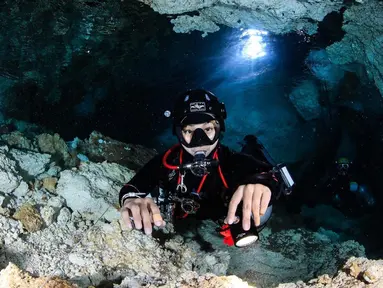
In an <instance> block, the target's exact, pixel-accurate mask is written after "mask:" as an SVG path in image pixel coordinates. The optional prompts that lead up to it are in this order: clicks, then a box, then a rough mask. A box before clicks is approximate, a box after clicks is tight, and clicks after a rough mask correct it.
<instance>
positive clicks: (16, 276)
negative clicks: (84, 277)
mask: <svg viewBox="0 0 383 288" xmlns="http://www.w3.org/2000/svg"><path fill="white" fill-rule="evenodd" d="M0 287H2V288H41V287H44V288H76V287H77V288H78V286H77V285H74V284H71V283H69V282H68V281H66V280H62V279H60V278H58V277H52V278H50V277H32V276H31V275H30V274H29V273H26V272H23V271H22V270H20V269H19V268H18V267H17V266H16V265H15V264H13V263H9V264H8V266H7V268H5V269H3V270H1V271H0Z"/></svg>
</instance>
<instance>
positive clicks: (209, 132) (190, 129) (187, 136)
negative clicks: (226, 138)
mask: <svg viewBox="0 0 383 288" xmlns="http://www.w3.org/2000/svg"><path fill="white" fill-rule="evenodd" d="M217 125H219V124H218V123H217V122H216V121H211V122H206V123H202V124H190V125H186V126H185V127H183V128H182V137H183V138H184V140H185V142H186V143H188V144H189V143H190V142H191V140H192V138H193V133H194V131H195V130H196V129H198V128H201V129H202V130H203V131H204V132H205V133H206V136H207V137H209V139H210V140H213V139H214V137H215V133H216V128H217ZM217 144H218V140H217V141H215V142H214V144H213V145H204V146H198V147H191V148H188V147H186V146H184V145H182V146H183V147H184V149H185V150H186V151H187V152H188V153H189V154H191V155H193V156H194V155H195V153H196V152H198V151H204V152H205V154H206V156H207V155H209V154H210V153H211V151H213V150H214V148H215V147H216V146H217Z"/></svg>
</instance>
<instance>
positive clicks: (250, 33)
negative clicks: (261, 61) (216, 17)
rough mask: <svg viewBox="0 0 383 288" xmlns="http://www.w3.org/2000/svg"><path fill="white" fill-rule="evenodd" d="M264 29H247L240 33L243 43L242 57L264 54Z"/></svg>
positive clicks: (265, 33) (249, 57)
mask: <svg viewBox="0 0 383 288" xmlns="http://www.w3.org/2000/svg"><path fill="white" fill-rule="evenodd" d="M267 34H268V33H267V32H266V31H262V30H256V29H247V30H245V31H244V32H243V33H242V34H241V37H240V39H241V42H242V44H243V48H242V57H244V58H247V59H257V58H261V57H264V56H266V51H265V49H266V43H264V42H263V36H265V35H267Z"/></svg>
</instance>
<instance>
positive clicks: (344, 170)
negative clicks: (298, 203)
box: [337, 164, 350, 176]
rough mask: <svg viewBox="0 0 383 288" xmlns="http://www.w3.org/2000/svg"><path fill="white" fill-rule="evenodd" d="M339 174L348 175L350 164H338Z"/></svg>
mask: <svg viewBox="0 0 383 288" xmlns="http://www.w3.org/2000/svg"><path fill="white" fill-rule="evenodd" d="M337 168H338V174H339V175H341V176H346V175H347V174H348V169H349V168H350V165H349V164H338V165H337Z"/></svg>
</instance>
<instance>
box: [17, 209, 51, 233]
mask: <svg viewBox="0 0 383 288" xmlns="http://www.w3.org/2000/svg"><path fill="white" fill-rule="evenodd" d="M13 218H15V219H16V220H20V222H21V223H22V224H23V227H24V228H25V229H26V230H27V231H29V232H35V231H38V230H40V229H41V227H42V226H43V224H44V222H43V219H42V218H41V216H40V214H39V212H38V211H37V210H36V208H34V207H33V206H32V205H30V204H28V203H27V204H24V205H23V206H22V207H20V209H19V210H18V211H17V212H16V213H15V214H14V215H13Z"/></svg>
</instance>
